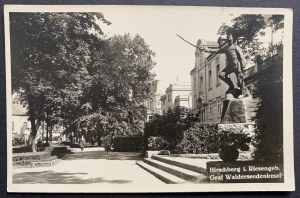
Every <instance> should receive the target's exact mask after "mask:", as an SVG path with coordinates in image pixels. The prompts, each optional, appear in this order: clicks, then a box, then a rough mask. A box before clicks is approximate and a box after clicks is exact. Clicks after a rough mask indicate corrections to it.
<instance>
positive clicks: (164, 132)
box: [144, 108, 194, 153]
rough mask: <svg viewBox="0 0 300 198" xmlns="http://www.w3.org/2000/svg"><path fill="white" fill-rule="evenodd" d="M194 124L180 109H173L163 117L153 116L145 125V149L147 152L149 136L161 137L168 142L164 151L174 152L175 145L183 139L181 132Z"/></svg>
mask: <svg viewBox="0 0 300 198" xmlns="http://www.w3.org/2000/svg"><path fill="white" fill-rule="evenodd" d="M193 122H194V120H193V119H192V116H191V115H187V113H186V111H185V110H184V109H181V108H175V109H174V110H173V111H171V110H170V111H168V112H167V113H166V114H165V115H154V117H153V119H152V120H151V122H149V123H146V125H145V134H144V137H145V139H144V141H145V146H146V147H145V149H146V150H147V149H148V148H147V141H148V138H149V137H150V136H156V137H162V138H163V139H164V140H166V141H167V142H168V147H167V148H166V149H168V150H170V151H171V152H173V153H174V152H175V150H176V145H177V144H179V143H180V142H181V140H182V138H183V131H185V130H186V129H188V128H189V127H190V126H191V124H192V123H193Z"/></svg>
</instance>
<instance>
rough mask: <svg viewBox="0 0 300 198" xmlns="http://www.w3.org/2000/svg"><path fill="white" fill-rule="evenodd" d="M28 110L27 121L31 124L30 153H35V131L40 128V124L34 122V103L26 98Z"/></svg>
mask: <svg viewBox="0 0 300 198" xmlns="http://www.w3.org/2000/svg"><path fill="white" fill-rule="evenodd" d="M28 108H29V120H30V123H31V135H30V139H31V140H30V141H31V143H32V152H37V131H38V128H39V126H40V122H39V121H38V122H36V120H37V119H36V117H35V113H34V102H33V101H32V99H31V98H30V96H28Z"/></svg>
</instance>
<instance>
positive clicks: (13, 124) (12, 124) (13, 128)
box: [11, 121, 15, 131]
mask: <svg viewBox="0 0 300 198" xmlns="http://www.w3.org/2000/svg"><path fill="white" fill-rule="evenodd" d="M11 126H12V130H13V131H14V130H15V123H14V121H12V123H11Z"/></svg>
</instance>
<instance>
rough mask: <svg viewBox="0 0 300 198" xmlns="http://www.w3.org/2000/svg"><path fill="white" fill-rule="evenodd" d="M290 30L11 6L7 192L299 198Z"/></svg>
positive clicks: (284, 18)
mask: <svg viewBox="0 0 300 198" xmlns="http://www.w3.org/2000/svg"><path fill="white" fill-rule="evenodd" d="M292 18H293V11H292V10H291V9H287V8H284V9H283V8H241V7H200V6H121V5H117V6H116V5H115V6H107V5H106V6H104V5H99V6H95V5H91V6H82V5H81V6H75V5H69V6H66V5H65V6H62V5H47V6H46V5H44V6H42V5H40V6H38V5H34V6H33V5H32V6H29V5H5V7H4V19H5V49H6V51H5V53H6V90H7V92H6V98H7V137H8V138H7V145H8V146H7V152H8V153H7V156H8V158H7V170H8V172H7V186H8V189H7V190H8V191H9V192H91V193H92V192H109V193H112V192H220V191H293V190H295V179H294V157H293V155H294V151H293V100H292V25H293V22H292Z"/></svg>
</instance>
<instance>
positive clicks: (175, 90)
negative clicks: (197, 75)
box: [160, 83, 192, 114]
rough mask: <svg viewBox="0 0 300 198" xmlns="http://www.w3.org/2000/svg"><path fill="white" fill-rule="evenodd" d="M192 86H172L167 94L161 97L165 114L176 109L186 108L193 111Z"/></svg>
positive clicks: (167, 90)
mask: <svg viewBox="0 0 300 198" xmlns="http://www.w3.org/2000/svg"><path fill="white" fill-rule="evenodd" d="M190 95H191V85H190V84H188V85H180V84H176V83H174V84H170V86H169V87H168V88H167V89H166V93H165V94H164V95H162V96H161V98H160V100H161V110H162V114H165V113H166V112H167V111H168V110H172V109H173V108H174V107H177V106H180V107H186V108H187V109H191V107H192V106H191V96H190Z"/></svg>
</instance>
